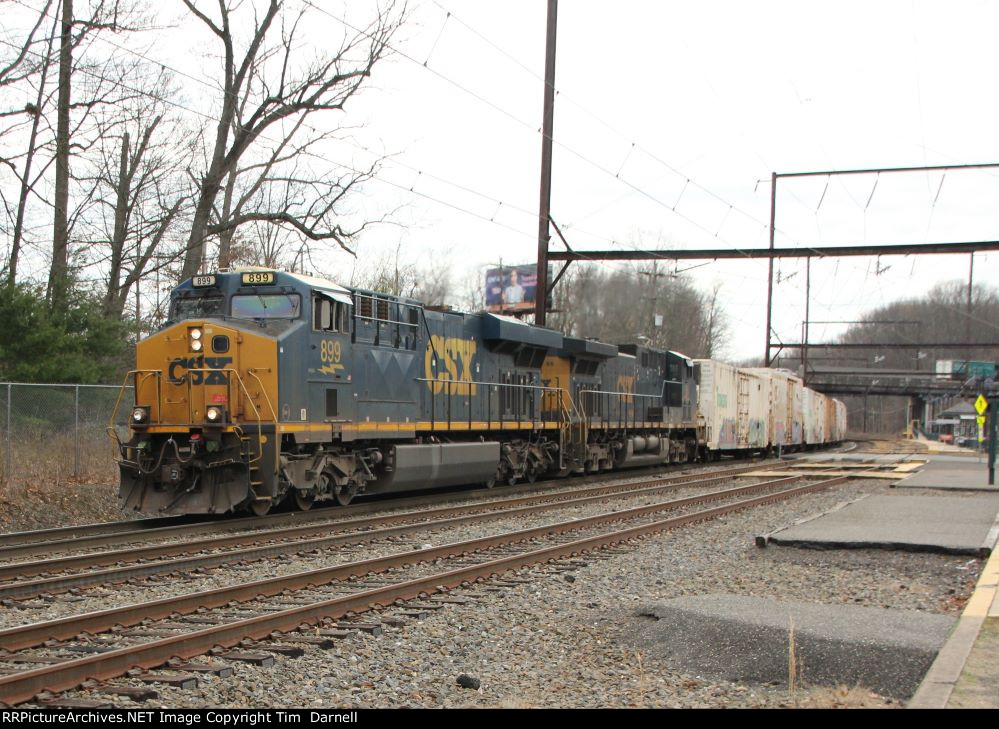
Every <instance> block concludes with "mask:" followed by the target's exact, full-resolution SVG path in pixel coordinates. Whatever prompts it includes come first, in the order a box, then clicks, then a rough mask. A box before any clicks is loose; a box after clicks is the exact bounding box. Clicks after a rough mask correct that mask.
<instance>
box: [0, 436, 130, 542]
mask: <svg viewBox="0 0 999 729" xmlns="http://www.w3.org/2000/svg"><path fill="white" fill-rule="evenodd" d="M75 444H76V439H75V434H74V433H61V434H56V435H51V434H49V435H45V434H43V433H37V432H36V433H25V432H20V433H17V434H16V437H15V439H14V441H13V442H12V443H11V448H10V462H9V463H8V462H7V444H6V443H3V442H0V459H2V460H0V473H3V474H4V478H3V480H2V481H0V530H3V531H22V530H26V529H44V528H48V527H56V526H66V525H70V524H85V523H89V522H95V521H107V520H109V519H110V520H113V519H121V518H122V517H123V515H122V513H121V512H120V510H119V509H118V503H117V492H118V489H117V482H118V472H117V471H118V469H117V467H116V466H115V464H114V459H113V457H112V450H111V445H110V442H109V440H108V438H107V436H105V435H103V434H98V433H94V432H90V431H87V432H82V431H81V433H80V445H79V464H78V465H79V468H78V471H77V473H76V474H75V475H74V467H75V466H76V465H77V455H76V453H77V452H76V445H75Z"/></svg>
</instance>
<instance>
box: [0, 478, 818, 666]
mask: <svg viewBox="0 0 999 729" xmlns="http://www.w3.org/2000/svg"><path fill="white" fill-rule="evenodd" d="M803 478H804V477H803V476H789V477H786V478H781V479H775V480H772V481H764V482H762V483H757V484H750V485H748V486H738V487H736V488H731V489H722V490H720V491H711V492H708V493H705V494H698V495H696V496H688V497H685V498H682V499H670V500H669V501H661V502H658V503H655V504H647V505H645V506H638V507H634V508H631V509H624V510H621V511H612V512H606V513H604V514H597V515H595V516H590V517H585V518H581V519H572V520H569V521H562V522H554V523H552V524H546V525H544V526H540V527H531V528H529V529H521V530H518V531H514V532H502V533H500V534H499V535H493V536H489V537H482V538H480V539H473V540H469V541H466V542H458V543H453V544H448V545H444V546H440V547H428V548H426V549H421V550H413V551H409V552H405V553H401V554H398V553H397V554H392V555H387V556H384V557H374V558H371V559H367V560H362V561H360V562H349V563H346V564H342V565H336V566H333V567H323V568H319V569H315V570H308V571H305V572H298V573H294V574H291V575H283V576H279V577H271V578H268V579H264V580H259V581H257V582H252V583H246V584H240V585H234V586H231V587H222V588H218V589H216V590H208V591H204V592H193V593H189V594H187V595H182V596H175V597H168V598H163V599H162V600H157V601H153V602H150V603H140V604H137V605H126V606H124V607H121V608H110V609H108V610H100V611H96V612H92V613H85V614H83V615H76V616H70V617H66V618H58V619H55V620H51V621H45V622H42V623H33V624H30V625H25V626H20V627H17V628H8V629H6V630H0V650H6V651H13V650H23V649H24V648H28V647H31V646H33V645H40V644H41V643H43V642H45V641H46V640H59V639H64V638H70V637H72V636H74V635H77V634H79V633H84V632H85V633H95V632H102V631H104V630H108V629H109V628H110V627H113V626H116V625H122V626H127V625H135V624H136V623H138V622H140V621H141V620H143V619H147V618H153V619H155V618H163V617H166V616H168V615H172V614H174V613H184V612H193V611H195V610H200V609H205V608H212V607H220V606H222V605H226V604H228V603H230V602H245V601H247V600H252V599H255V598H257V597H262V596H271V595H277V594H279V593H281V592H283V591H285V590H289V589H291V590H300V589H302V588H304V587H307V586H317V585H320V584H328V583H330V582H335V581H338V580H343V579H346V578H348V577H353V576H356V575H365V574H368V573H370V572H382V571H385V570H387V569H391V568H393V567H398V566H401V565H403V564H406V563H407V561H409V560H413V559H416V561H429V560H432V559H439V558H441V557H450V556H454V555H455V554H466V553H468V552H474V551H477V550H480V549H485V548H488V547H495V546H499V545H500V544H507V543H509V542H518V541H523V540H526V539H531V538H533V537H538V536H545V535H547V534H551V533H552V532H553V531H559V530H563V531H565V530H577V529H583V528H587V527H591V526H599V525H601V524H605V523H608V522H612V521H622V520H625V519H635V518H638V517H641V516H645V515H648V514H654V513H656V512H659V511H669V510H673V509H682V508H685V507H688V506H693V505H695V504H701V503H705V502H708V501H717V500H719V499H724V498H729V497H737V496H745V495H747V494H752V493H756V492H759V491H763V490H766V489H770V488H774V487H780V486H788V485H790V484H793V483H797V482H798V481H801V480H802V479H803ZM597 498H599V497H597ZM533 513H536V512H533Z"/></svg>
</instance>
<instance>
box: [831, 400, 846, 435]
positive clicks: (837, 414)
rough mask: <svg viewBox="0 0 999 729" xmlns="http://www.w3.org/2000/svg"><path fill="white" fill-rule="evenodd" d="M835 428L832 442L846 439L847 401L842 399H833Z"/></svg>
mask: <svg viewBox="0 0 999 729" xmlns="http://www.w3.org/2000/svg"><path fill="white" fill-rule="evenodd" d="M832 403H833V429H832V437H831V439H830V442H832V443H841V442H842V441H844V440H846V403H844V402H843V401H842V400H835V399H834V400H832Z"/></svg>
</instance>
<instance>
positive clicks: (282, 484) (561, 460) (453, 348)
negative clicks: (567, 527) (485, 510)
mask: <svg viewBox="0 0 999 729" xmlns="http://www.w3.org/2000/svg"><path fill="white" fill-rule="evenodd" d="M126 384H132V385H134V393H135V404H134V406H133V408H132V411H131V417H130V438H129V439H128V440H127V441H125V442H121V441H119V440H118V437H117V435H115V445H116V448H117V451H118V454H119V458H118V462H119V467H120V471H121V486H120V497H121V501H122V503H123V505H124V506H126V507H127V508H131V509H136V510H139V511H143V512H162V513H224V512H229V511H240V510H250V511H253V512H254V513H257V514H263V513H266V512H267V511H268V510H269V509H270V508H271V507H273V506H274V505H276V504H278V503H279V502H281V501H283V500H285V499H291V500H293V501H294V503H295V504H296V505H297V506H298V507H299V508H303V509H305V508H308V507H309V506H311V505H312V504H313V503H314V502H317V501H327V500H336V501H338V502H339V503H341V504H346V503H348V502H350V500H351V499H353V498H354V496H356V495H358V494H373V493H384V492H399V491H406V490H413V489H421V488H428V487H432V486H444V485H455V484H485V485H487V486H493V485H495V484H496V483H497V482H504V483H509V484H513V483H515V482H517V481H518V480H526V481H533V480H534V479H536V478H537V477H539V476H541V475H568V474H569V473H573V472H576V473H579V472H587V471H598V470H610V469H614V468H621V467H627V466H632V465H645V464H652V463H667V462H683V461H688V460H693V459H694V458H696V457H697V456H698V455H699V454H700V453H701V449H702V448H703V445H704V426H703V422H701V421H700V419H699V417H698V415H697V412H696V385H695V383H694V380H693V363H692V362H691V361H690V360H689V359H687V358H686V357H684V356H683V355H680V354H677V353H674V352H661V351H656V350H652V349H648V348H646V347H641V346H637V345H624V346H620V347H618V346H613V345H608V344H604V343H601V342H596V341H591V340H584V339H577V338H572V337H566V336H563V335H562V334H560V333H559V332H556V331H554V330H551V329H545V328H542V327H535V326H530V325H527V324H524V323H523V322H521V321H519V320H517V319H514V318H510V317H505V316H498V315H494V314H489V313H479V314H464V313H457V312H452V311H447V310H438V309H431V308H428V307H425V306H423V305H422V304H420V303H419V302H417V301H414V300H412V299H407V298H401V297H396V296H390V295H385V294H379V293H375V292H371V291H365V290H360V289H352V288H344V287H342V286H338V285H337V284H335V283H333V282H331V281H327V280H324V279H320V278H314V277H310V276H304V275H300V274H295V273H286V272H281V271H271V270H237V271H220V272H219V273H215V274H211V275H204V276H195V277H194V278H192V279H190V280H188V281H185V282H184V283H182V284H181V285H180V286H178V287H177V288H176V289H175V290H174V291H173V292H172V294H171V301H170V312H169V318H168V321H167V324H166V325H165V327H164V328H163V329H161V330H160V331H159V332H157V333H155V334H153V335H152V336H150V337H147V338H146V339H144V340H142V341H141V342H139V344H138V347H137V365H136V369H135V370H134V371H132V372H130V373H129V375H128V378H127V381H126ZM123 392H124V388H123Z"/></svg>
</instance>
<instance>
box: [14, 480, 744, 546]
mask: <svg viewBox="0 0 999 729" xmlns="http://www.w3.org/2000/svg"><path fill="white" fill-rule="evenodd" d="M758 467H759V464H758V463H757V464H753V465H749V466H738V467H736V468H731V469H725V470H724V471H710V472H707V473H693V474H683V475H680V476H666V477H668V478H674V479H677V482H678V483H679V482H682V481H683V480H688V479H697V478H700V477H701V476H705V475H714V474H715V473H719V474H723V473H729V474H733V475H734V474H737V473H743V472H745V471H748V470H752V469H754V468H758ZM636 475H641V474H640V473H639V474H636ZM606 477H607V474H601V475H600V476H598V477H597V478H606ZM627 477H628V476H627V475H626V474H623V473H619V474H615V478H627ZM591 481H592V477H591ZM544 483H546V482H538V483H536V484H531V485H525V486H522V487H515V490H513V491H511V490H510V488H504V489H503V492H504V493H523V491H525V490H529V489H537V488H545V486H544ZM547 483H550V484H552V486H550V487H548V488H550V489H552V490H554V488H555V487H556V486H563V487H564V486H565V485H566V482H565V481H564V480H562V479H553V480H551V481H548V482H547ZM494 494H495V492H493V491H489V490H485V489H482V490H474V491H462V492H459V493H454V492H449V493H446V494H443V495H442V494H435V495H431V496H415V497H410V498H406V499H394V500H391V501H375V502H365V503H362V504H351V505H349V506H346V507H343V506H331V507H325V508H322V509H316V510H314V511H308V512H293V513H289V514H268V515H266V516H262V517H258V516H250V517H237V518H224V519H223V518H219V519H217V520H216V521H203V520H200V521H197V522H195V523H193V524H192V523H188V524H169V523H168V524H164V525H157V524H154V523H153V522H157V521H167V520H169V519H174V520H178V519H184V518H185V517H183V516H181V517H156V518H152V519H142V520H137V521H133V522H110V523H109V524H108V525H107V526H110V527H112V531H110V532H100V531H97V530H98V529H99V528H100V527H102V526H105V525H101V524H87V525H84V526H80V527H59V528H56V529H45V530H41V531H38V532H17V533H15V534H9V535H0V560H4V559H12V558H17V557H29V556H34V555H38V554H51V553H52V551H54V550H60V549H62V548H69V549H74V550H75V549H85V548H89V547H105V546H111V545H116V544H127V543H130V542H138V541H148V540H149V539H153V538H157V537H163V538H169V537H173V536H185V537H186V536H194V535H198V534H208V533H213V532H232V531H240V530H243V529H250V528H254V527H262V528H272V527H281V526H289V525H304V524H309V523H314V522H317V521H324V520H327V521H328V520H338V519H341V518H343V517H351V516H354V515H359V514H369V513H372V512H376V511H383V510H394V509H400V508H402V509H404V508H407V507H411V506H424V505H427V504H442V503H443V504H446V503H448V502H450V501H466V500H469V499H475V498H487V495H494ZM442 496H443V498H441V497H442ZM187 518H189V517H187ZM146 522H150V523H149V524H148V525H146ZM128 524H136V525H139V528H137V529H134V528H133V529H131V530H126V529H122V528H120V527H119V525H121V526H122V527H124V526H125V525H128ZM42 534H50V535H52V536H59V537H61V538H59V539H56V540H48V541H42V540H33V541H28V542H17V543H14V544H11V545H10V546H6V547H4V546H2V545H3V544H4V543H5V541H7V540H6V538H7V537H20V538H28V539H30V538H31V537H32V536H33V535H42Z"/></svg>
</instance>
